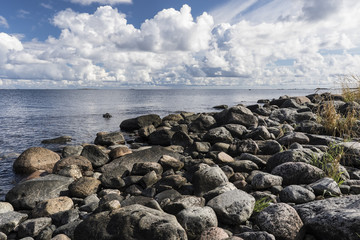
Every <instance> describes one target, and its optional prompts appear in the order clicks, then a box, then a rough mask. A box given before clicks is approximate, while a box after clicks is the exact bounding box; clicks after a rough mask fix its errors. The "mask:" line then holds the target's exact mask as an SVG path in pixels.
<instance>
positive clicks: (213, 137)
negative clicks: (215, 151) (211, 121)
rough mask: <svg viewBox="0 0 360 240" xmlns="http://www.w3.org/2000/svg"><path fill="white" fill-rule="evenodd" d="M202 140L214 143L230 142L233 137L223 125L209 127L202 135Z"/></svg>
mask: <svg viewBox="0 0 360 240" xmlns="http://www.w3.org/2000/svg"><path fill="white" fill-rule="evenodd" d="M204 140H205V141H207V142H210V143H211V144H215V143H217V142H224V143H231V142H232V141H233V140H234V139H233V137H232V136H231V133H230V132H229V131H228V130H227V129H226V128H225V127H217V128H212V129H210V130H209V131H208V132H207V133H206V134H205V136H204Z"/></svg>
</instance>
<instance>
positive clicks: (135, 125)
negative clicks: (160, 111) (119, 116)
mask: <svg viewBox="0 0 360 240" xmlns="http://www.w3.org/2000/svg"><path fill="white" fill-rule="evenodd" d="M160 124H161V118H160V116H159V115H156V114H149V115H143V116H139V117H137V118H132V119H127V120H124V121H122V122H121V124H120V128H121V129H122V130H125V131H133V130H138V129H140V128H142V127H145V126H149V125H154V127H157V126H159V125H160Z"/></svg>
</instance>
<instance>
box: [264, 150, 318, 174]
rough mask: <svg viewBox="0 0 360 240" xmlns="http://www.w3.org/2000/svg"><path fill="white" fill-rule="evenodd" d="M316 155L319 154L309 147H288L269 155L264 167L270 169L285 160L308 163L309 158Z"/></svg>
mask: <svg viewBox="0 0 360 240" xmlns="http://www.w3.org/2000/svg"><path fill="white" fill-rule="evenodd" d="M317 156H319V154H318V153H316V152H313V151H311V150H310V149H290V150H286V151H283V152H279V153H276V154H274V155H273V156H271V157H270V158H269V159H268V161H267V164H266V168H267V169H268V170H269V171H271V170H272V169H274V168H275V167H276V166H279V165H280V164H282V163H286V162H306V163H310V162H311V160H312V159H313V158H314V157H317Z"/></svg>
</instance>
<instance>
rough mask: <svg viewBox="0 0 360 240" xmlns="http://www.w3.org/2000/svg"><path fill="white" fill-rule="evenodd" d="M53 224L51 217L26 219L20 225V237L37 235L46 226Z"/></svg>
mask: <svg viewBox="0 0 360 240" xmlns="http://www.w3.org/2000/svg"><path fill="white" fill-rule="evenodd" d="M50 225H51V218H48V217H42V218H34V219H29V220H26V221H24V222H23V223H21V224H20V225H19V228H18V237H19V238H23V237H27V236H29V237H36V236H37V235H39V233H40V232H41V231H42V230H43V229H45V228H46V227H48V226H50Z"/></svg>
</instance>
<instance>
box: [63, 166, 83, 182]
mask: <svg viewBox="0 0 360 240" xmlns="http://www.w3.org/2000/svg"><path fill="white" fill-rule="evenodd" d="M86 173H87V172H86ZM57 174H58V175H61V176H64V177H71V178H73V179H79V178H81V177H82V176H83V174H82V173H81V169H80V167H79V166H77V165H68V166H65V167H63V168H62V169H61V170H60V171H58V172H57Z"/></svg>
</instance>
